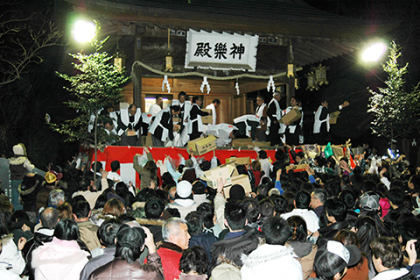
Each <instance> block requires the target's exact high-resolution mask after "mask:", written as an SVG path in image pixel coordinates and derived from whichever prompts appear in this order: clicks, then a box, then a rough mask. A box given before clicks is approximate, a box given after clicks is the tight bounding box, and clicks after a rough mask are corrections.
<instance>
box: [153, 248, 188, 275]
mask: <svg viewBox="0 0 420 280" xmlns="http://www.w3.org/2000/svg"><path fill="white" fill-rule="evenodd" d="M157 253H158V254H159V256H160V259H161V261H162V268H163V273H164V275H165V280H173V279H178V277H179V274H181V270H179V261H180V260H181V257H182V249H181V248H180V247H179V246H177V245H175V244H173V243H169V242H165V241H163V242H162V243H161V244H160V245H159V247H158V249H157Z"/></svg>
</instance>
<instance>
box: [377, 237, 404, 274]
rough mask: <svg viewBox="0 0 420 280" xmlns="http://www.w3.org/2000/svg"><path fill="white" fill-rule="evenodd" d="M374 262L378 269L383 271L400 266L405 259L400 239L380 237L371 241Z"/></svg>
mask: <svg viewBox="0 0 420 280" xmlns="http://www.w3.org/2000/svg"><path fill="white" fill-rule="evenodd" d="M370 249H371V250H372V262H373V265H374V266H375V269H376V271H378V272H382V271H385V270H388V269H391V268H398V267H400V266H401V264H402V261H403V253H402V251H401V246H400V244H399V243H398V241H397V240H396V239H395V238H393V237H387V236H382V237H378V238H376V239H375V240H373V241H372V242H371V243H370Z"/></svg>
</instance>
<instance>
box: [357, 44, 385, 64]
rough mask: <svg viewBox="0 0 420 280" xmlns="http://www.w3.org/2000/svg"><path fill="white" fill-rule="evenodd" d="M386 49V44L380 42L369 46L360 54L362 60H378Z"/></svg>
mask: <svg viewBox="0 0 420 280" xmlns="http://www.w3.org/2000/svg"><path fill="white" fill-rule="evenodd" d="M385 51H386V45H385V44H384V43H382V42H380V43H375V44H372V45H371V46H369V47H368V48H367V49H366V50H365V51H364V52H363V54H362V59H363V61H378V60H379V59H380V58H381V56H382V55H383V54H384V53H385Z"/></svg>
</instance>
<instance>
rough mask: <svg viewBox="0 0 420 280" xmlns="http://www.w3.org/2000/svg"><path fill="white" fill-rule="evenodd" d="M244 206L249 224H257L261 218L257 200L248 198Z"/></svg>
mask: <svg viewBox="0 0 420 280" xmlns="http://www.w3.org/2000/svg"><path fill="white" fill-rule="evenodd" d="M242 205H243V206H244V208H245V210H246V219H247V220H248V223H251V224H252V223H255V222H257V221H258V217H259V216H260V211H259V206H258V201H257V200H256V199H253V198H250V197H247V198H245V199H244V200H243V201H242Z"/></svg>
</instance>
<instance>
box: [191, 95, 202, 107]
mask: <svg viewBox="0 0 420 280" xmlns="http://www.w3.org/2000/svg"><path fill="white" fill-rule="evenodd" d="M192 103H195V104H197V105H198V107H201V104H203V98H202V97H201V96H194V98H193V101H192Z"/></svg>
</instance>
